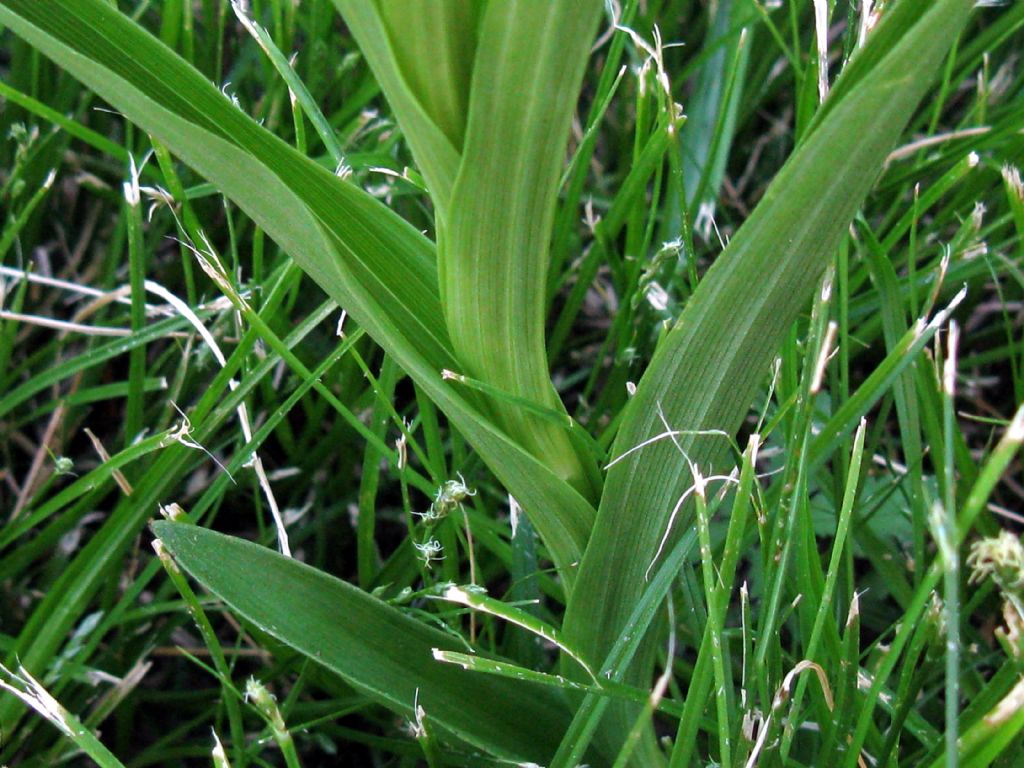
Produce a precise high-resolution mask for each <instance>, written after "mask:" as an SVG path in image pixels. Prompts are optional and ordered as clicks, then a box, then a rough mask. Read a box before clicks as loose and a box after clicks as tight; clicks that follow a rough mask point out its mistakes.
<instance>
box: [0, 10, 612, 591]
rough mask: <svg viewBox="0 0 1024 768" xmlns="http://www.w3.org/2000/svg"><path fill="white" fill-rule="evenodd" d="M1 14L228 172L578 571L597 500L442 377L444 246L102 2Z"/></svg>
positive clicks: (248, 202)
mask: <svg viewBox="0 0 1024 768" xmlns="http://www.w3.org/2000/svg"><path fill="white" fill-rule="evenodd" d="M0 21H3V22H4V23H6V24H7V25H9V26H10V27H11V28H12V29H13V30H14V31H16V32H17V33H18V34H20V35H22V36H23V37H25V38H26V39H28V40H29V41H30V42H31V43H32V44H33V45H35V46H36V47H38V48H39V49H40V50H42V51H43V52H44V53H46V54H47V55H49V56H50V57H51V58H53V59H54V60H55V61H57V62H58V63H59V64H61V65H62V66H64V67H66V68H67V69H68V70H69V71H70V72H71V73H72V74H74V75H75V76H76V77H78V78H80V79H81V80H82V81H84V82H85V83H86V84H88V85H89V86H90V87H92V88H94V89H95V90H96V92H97V93H98V94H100V95H101V96H102V97H103V98H105V99H107V100H108V101H109V102H110V103H111V104H113V105H114V106H115V107H117V108H118V109H119V110H120V111H121V112H122V113H123V114H124V115H125V116H126V117H127V118H128V119H130V120H132V121H133V122H135V123H137V124H138V125H140V126H141V127H142V128H144V129H145V130H147V131H149V132H151V133H152V134H153V135H154V136H156V137H158V138H159V139H160V140H161V141H162V142H163V143H164V144H166V145H167V146H168V147H170V148H171V149H172V150H173V151H174V152H175V153H177V154H178V155H179V156H180V157H181V158H182V159H183V160H184V161H185V162H186V163H188V164H189V165H191V166H192V167H193V168H195V169H196V170H197V171H198V172H199V173H201V174H203V175H204V176H206V177H207V178H208V179H210V180H211V181H212V182H214V183H215V184H216V185H217V186H218V188H219V189H220V190H221V191H222V192H223V193H224V194H225V195H227V196H228V197H230V198H232V199H233V200H234V201H235V202H236V203H238V205H239V206H240V207H241V208H242V209H243V210H245V211H246V212H247V213H248V214H249V215H250V216H251V217H252V218H253V220H254V221H256V222H257V223H258V224H259V225H260V226H261V227H262V228H263V229H264V230H265V231H266V232H268V234H270V235H271V236H272V237H273V238H274V239H275V240H276V241H277V242H278V243H279V244H280V245H281V246H282V247H283V248H284V249H285V250H286V251H287V252H288V253H289V254H290V255H291V256H292V257H293V258H294V259H295V260H296V262H297V263H298V264H299V265H300V266H301V267H302V268H303V269H304V270H305V271H306V272H307V273H308V274H309V275H310V276H311V277H312V278H313V279H314V280H315V281H316V282H317V283H318V284H319V285H320V286H321V287H322V288H323V289H324V290H325V291H326V292H327V294H328V295H329V296H331V297H332V298H334V299H335V300H336V301H337V302H338V303H339V304H340V305H341V306H343V307H344V308H345V309H346V310H348V312H349V313H350V314H351V315H352V316H353V317H354V318H355V319H356V320H357V321H358V322H359V323H360V325H361V326H362V327H364V328H365V329H366V330H367V331H368V332H369V333H370V334H371V335H372V336H373V337H374V339H375V340H376V341H377V342H378V343H379V344H381V346H383V347H384V348H385V349H386V350H387V351H388V352H389V353H390V354H392V355H393V356H394V357H395V359H396V360H397V361H398V362H399V364H400V365H401V366H402V368H403V369H404V370H405V371H406V372H407V373H408V374H409V375H410V376H412V377H413V378H414V379H415V380H416V381H417V383H418V384H420V386H421V387H422V388H423V390H424V391H425V392H426V393H427V394H428V395H429V396H430V397H431V398H432V399H433V400H434V401H435V402H436V403H437V404H438V406H439V407H440V408H441V409H442V410H443V411H444V412H445V413H446V415H447V416H448V417H449V418H450V419H451V420H452V422H453V423H454V424H455V425H456V426H457V427H458V428H459V429H460V430H461V431H462V432H463V433H464V434H465V435H466V437H467V438H468V439H469V440H470V442H471V443H472V444H473V446H474V447H475V448H476V449H477V451H478V452H479V453H480V455H481V457H482V458H483V459H484V461H485V462H486V463H487V464H488V466H489V467H491V469H492V470H493V471H494V472H495V474H496V475H497V476H498V478H499V479H500V480H501V482H502V483H504V484H505V486H506V487H507V488H508V489H509V491H510V492H511V493H512V494H513V495H514V496H515V497H516V498H517V499H518V501H519V502H520V504H521V505H522V506H523V509H524V510H525V511H526V513H527V514H528V515H530V516H531V517H532V520H533V523H534V525H535V526H536V528H537V530H538V532H539V533H540V535H541V537H542V539H543V540H544V542H545V544H546V545H547V546H548V548H549V551H550V554H551V556H552V559H553V560H554V561H555V563H556V565H557V566H558V567H559V568H560V569H561V571H562V573H563V575H564V576H565V578H566V582H567V584H568V582H569V581H570V580H571V578H572V570H571V566H572V564H573V563H574V562H576V561H577V560H578V558H579V557H580V555H581V553H582V551H583V547H584V545H585V543H586V539H587V535H588V533H589V530H590V526H591V524H592V520H593V516H594V512H593V509H592V507H591V506H590V504H589V503H587V501H586V500H585V499H584V498H583V497H582V496H581V495H580V494H579V493H577V492H576V491H575V490H573V489H572V488H571V487H570V486H569V485H567V484H566V483H564V482H563V481H561V480H559V479H558V478H557V477H556V476H555V475H554V474H553V473H552V472H551V471H550V470H549V469H548V468H547V467H546V466H545V465H544V464H543V463H542V462H540V461H538V460H537V459H535V458H534V457H533V456H531V455H530V454H529V453H528V452H526V451H524V450H523V449H522V448H520V447H519V446H518V445H517V444H516V443H515V442H513V441H512V440H510V439H509V438H508V436H507V435H506V434H505V433H504V432H502V431H501V430H500V429H499V428H497V427H495V426H494V425H493V424H492V423H491V422H490V421H489V420H488V419H486V418H485V417H484V416H483V415H482V414H481V413H480V411H479V410H478V409H477V408H476V407H475V406H474V404H473V403H472V402H471V401H470V400H469V399H467V397H465V396H463V393H462V392H460V391H459V390H457V389H455V388H454V386H453V385H451V384H448V383H446V382H444V381H442V379H441V371H442V370H443V369H445V368H457V367H458V366H457V363H456V361H455V359H454V357H453V355H452V354H451V352H450V341H449V340H448V336H447V332H446V330H445V328H444V320H443V317H442V312H441V308H440V302H439V299H438V292H437V276H436V268H435V264H434V249H433V246H432V244H431V243H430V242H429V241H428V240H427V239H426V238H424V237H423V236H422V235H421V234H420V233H419V232H417V231H416V230H415V229H413V228H412V227H411V226H409V225H408V224H406V223H405V222H404V221H403V220H402V219H400V218H399V217H398V216H397V215H395V214H394V213H392V212H391V211H389V210H388V209H387V208H385V207H384V206H383V205H382V204H380V203H379V202H377V201H376V200H374V199H373V198H371V197H370V196H369V195H367V194H365V193H363V192H362V191H360V190H359V189H357V188H356V187H354V186H352V185H350V184H347V183H345V182H343V181H341V180H340V179H338V178H336V177H334V176H333V175H332V174H331V173H330V172H328V171H326V170H325V169H323V168H321V167H320V166H318V165H317V164H316V163H314V162H312V161H311V160H309V159H307V158H305V157H303V156H302V155H300V154H299V153H298V152H296V151H295V150H293V149H292V148H291V147H289V146H288V145H286V144H285V143H284V142H282V141H280V140H279V139H277V138H276V137H274V136H273V135H272V134H270V133H268V132H267V131H265V130H263V129H262V128H260V127H259V126H258V125H256V123H255V122H253V121H252V120H251V119H250V118H248V117H247V116H246V115H244V114H243V113H242V112H241V111H240V110H238V109H237V108H235V107H234V106H232V105H231V103H230V102H229V101H228V100H227V99H226V98H225V97H224V96H223V94H221V93H220V92H219V91H218V90H217V89H216V88H215V87H214V86H213V85H212V84H210V83H209V82H207V81H206V79H205V78H203V76H202V75H200V74H199V73H198V72H196V71H195V70H194V69H192V68H191V67H190V66H189V65H187V64H186V63H185V62H184V61H182V60H181V59H180V58H178V57H177V56H175V55H174V54H173V53H172V52H171V51H169V50H168V49H167V48H165V47H164V46H163V45H162V44H160V43H159V42H158V41H157V40H155V39H154V38H153V37H152V36H151V35H149V34H148V33H146V32H145V31H144V30H142V29H141V28H140V27H138V26H137V25H135V24H133V23H132V22H131V21H130V20H128V19H127V18H126V17H124V16H122V15H121V14H118V13H117V12H116V11H115V10H113V9H111V8H110V7H109V6H107V5H105V4H104V3H102V2H99V0H75V1H74V2H72V0H55V1H54V2H49V3H46V4H45V7H40V4H38V3H35V2H32V1H31V0H3V2H2V3H0Z"/></svg>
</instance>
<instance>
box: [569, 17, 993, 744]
mask: <svg viewBox="0 0 1024 768" xmlns="http://www.w3.org/2000/svg"><path fill="white" fill-rule="evenodd" d="M908 5H909V6H915V7H916V8H918V12H917V13H909V12H904V13H894V14H893V15H892V16H891V17H889V18H887V19H885V20H884V21H883V22H882V25H881V26H880V28H879V29H878V30H876V31H875V33H873V37H872V38H870V39H869V42H868V45H867V46H866V47H865V48H864V49H863V50H861V51H860V52H859V53H858V54H857V57H856V58H855V60H854V61H853V62H852V63H851V65H850V68H849V70H848V74H844V75H843V76H842V77H841V78H840V80H839V82H838V83H837V85H836V88H835V89H834V91H833V94H832V97H831V98H830V99H829V101H828V103H827V104H826V106H825V107H824V108H823V110H822V115H821V116H820V118H816V119H815V121H814V122H813V124H812V126H811V128H810V129H809V130H808V132H807V135H806V138H805V139H804V140H803V142H802V143H801V144H800V146H799V147H798V148H797V150H796V151H795V152H794V154H793V156H792V157H791V158H790V160H789V161H788V162H787V163H786V165H785V166H784V168H783V169H782V171H781V172H780V173H779V175H778V176H777V177H776V179H775V181H774V182H773V183H772V185H771V186H770V187H769V189H768V191H767V192H766V194H765V197H764V199H763V200H762V202H761V203H760V205H758V207H757V209H756V210H755V212H754V213H753V214H752V216H751V217H750V219H749V220H748V221H747V222H746V224H745V225H744V226H743V227H742V228H741V229H740V231H739V232H738V233H737V234H736V236H735V237H734V238H733V239H732V241H731V243H730V244H729V246H728V248H727V249H726V250H725V252H724V253H723V254H722V255H721V256H720V257H719V258H718V260H717V261H716V262H715V264H714V265H713V266H712V268H711V269H710V270H709V271H708V273H707V275H706V276H705V277H704V279H703V280H702V281H701V283H700V285H699V287H698V289H697V291H696V292H695V293H694V295H693V297H692V299H691V300H690V302H689V304H688V305H687V307H686V309H685V311H684V312H683V314H682V316H681V317H680V319H679V321H678V323H677V324H676V326H675V327H674V328H673V330H672V331H671V332H670V333H669V334H668V336H667V337H666V338H665V339H664V340H663V342H662V344H661V345H660V347H659V349H658V351H657V353H656V354H655V357H654V360H653V361H652V362H651V365H650V367H649V368H648V370H647V372H646V373H645V374H644V377H643V379H642V380H641V382H640V383H639V385H638V387H637V392H636V395H635V396H634V397H633V399H632V400H631V402H630V404H629V407H628V409H627V411H626V415H625V417H624V419H623V423H622V427H621V429H620V431H619V434H618V436H617V439H616V443H615V447H614V449H613V451H612V455H613V456H619V455H622V454H624V453H625V452H626V451H628V450H629V449H631V448H633V447H634V446H636V445H639V444H640V443H641V442H643V441H644V440H648V439H649V438H651V437H652V436H654V435H656V434H658V433H661V432H663V431H664V429H665V427H664V425H663V424H662V422H661V418H660V414H661V413H664V415H665V419H666V420H667V423H668V424H669V425H670V426H671V427H672V428H673V429H680V430H704V429H721V430H725V431H726V432H728V433H730V434H732V433H735V431H736V430H737V429H738V427H739V426H740V424H741V422H742V419H743V417H744V415H745V414H746V412H747V409H748V408H749V407H750V404H751V401H752V400H753V398H754V395H755V393H756V392H757V389H758V387H759V386H760V385H761V383H762V381H763V380H764V378H765V377H766V374H767V372H768V368H769V364H770V363H771V360H772V358H773V357H774V356H775V354H776V350H777V348H778V345H779V343H780V341H781V339H782V336H783V334H784V333H785V331H786V330H787V329H788V328H789V326H790V324H791V323H792V322H793V321H794V320H795V319H796V317H797V315H798V313H799V312H800V311H801V310H802V309H803V308H804V306H805V305H806V302H807V300H808V299H809V298H810V295H811V292H812V290H813V288H814V287H815V285H816V284H817V282H818V280H819V279H820V277H821V275H822V273H823V271H824V269H825V266H826V265H827V264H828V262H829V260H830V259H831V258H832V255H833V252H834V249H835V247H836V245H837V243H838V240H839V238H840V237H841V235H842V233H843V232H844V231H845V229H846V227H847V226H848V224H849V222H850V220H851V219H852V218H853V215H854V213H855V212H856V210H857V208H858V206H859V205H860V203H861V201H862V200H863V198H864V197H865V195H866V194H867V193H868V191H869V190H870V188H871V186H872V185H873V183H874V181H875V179H876V177H877V176H878V173H879V171H880V169H881V167H882V163H883V161H884V159H885V157H886V154H887V152H888V151H889V149H890V148H891V147H892V145H893V144H894V143H895V141H896V140H897V138H898V137H899V134H900V132H901V131H902V130H903V128H904V126H905V125H906V122H907V120H908V119H909V117H910V116H911V114H912V113H913V110H914V107H915V105H916V104H917V102H918V101H919V100H920V99H921V97H922V96H923V95H924V93H925V90H926V88H927V86H928V83H929V82H930V78H931V75H932V74H933V73H934V72H935V71H936V69H937V67H938V65H939V63H940V62H941V60H942V58H943V56H944V54H945V53H946V51H947V50H948V49H949V47H950V45H951V44H952V42H953V40H954V39H955V38H956V36H957V35H958V34H959V31H960V30H961V28H962V27H963V25H964V24H965V22H966V19H967V16H968V14H969V12H970V9H971V7H972V6H973V2H971V0H939V2H935V3H928V4H923V3H902V4H900V5H898V6H897V7H896V10H897V11H899V10H900V9H901V8H903V7H904V6H908ZM908 61H912V62H914V66H913V67H908V66H907V62H908ZM851 79H852V80H853V81H854V82H853V85H849V86H848V85H847V82H848V81H850V80H851ZM679 443H680V445H681V446H682V448H683V449H684V450H685V451H686V452H687V454H688V455H689V457H690V458H691V459H692V460H693V461H694V462H695V463H696V464H697V465H699V466H700V467H701V468H707V467H708V466H709V465H711V466H715V465H721V464H722V463H723V461H724V459H725V458H726V456H727V452H728V445H727V443H726V441H725V440H721V439H716V438H714V437H702V436H694V435H690V436H682V437H681V438H679ZM691 482H692V480H691V478H690V476H689V472H688V470H687V469H686V467H685V463H684V462H683V461H682V460H681V458H680V456H679V453H678V450H677V448H676V447H675V446H674V445H673V444H672V442H670V441H667V440H662V441H660V442H658V443H655V444H653V445H651V446H649V447H647V448H644V449H643V450H641V451H637V452H635V453H633V454H631V455H630V457H629V458H628V459H627V460H625V461H622V462H620V463H618V464H617V465H616V466H615V467H613V468H612V469H611V470H610V472H609V475H608V480H607V483H606V487H605V493H604V495H603V497H602V499H601V506H600V510H599V513H598V519H597V523H596V525H595V528H594V533H593V535H592V538H591V540H590V544H589V545H588V548H587V552H586V555H585V556H584V559H583V563H582V564H581V568H580V573H579V576H578V579H577V584H576V588H575V591H574V593H573V596H572V599H571V600H570V602H569V606H568V611H567V614H566V626H565V633H566V637H567V638H568V640H569V642H570V643H571V644H572V645H573V646H574V647H575V648H577V649H579V650H580V651H581V652H583V653H584V655H586V656H587V657H588V658H589V659H590V662H591V663H599V662H600V660H601V659H603V658H605V656H606V655H607V653H608V651H609V649H610V648H611V646H612V643H614V641H615V638H616V637H618V636H619V635H620V634H621V633H622V632H623V630H624V628H625V627H626V622H627V621H628V618H629V614H630V611H631V608H632V606H633V605H634V604H635V603H636V600H637V599H638V597H639V595H640V594H642V592H643V589H644V581H645V578H644V574H645V571H646V570H647V569H648V567H649V565H650V559H651V553H653V552H655V551H656V550H657V548H658V543H659V541H660V539H661V538H662V537H663V536H664V535H665V532H666V528H667V526H668V521H669V518H670V515H671V513H672V510H673V507H674V506H675V504H676V500H677V499H678V498H679V497H680V495H681V494H682V492H683V491H684V490H685V488H686V487H687V486H688V485H690V484H691ZM691 514H692V508H691V511H690V512H688V513H687V512H685V511H684V513H683V516H682V517H681V519H680V520H677V521H676V523H675V525H674V529H675V530H676V531H682V530H686V528H687V527H688V524H689V520H690V515H691ZM609 573H613V574H615V578H614V579H609V578H608V574H609ZM630 631H637V628H635V627H634V628H631V630H630ZM637 674H643V672H642V671H640V672H638V673H637ZM619 727H622V725H621V724H620V725H619Z"/></svg>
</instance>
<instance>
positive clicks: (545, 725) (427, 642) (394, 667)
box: [153, 521, 569, 762]
mask: <svg viewBox="0 0 1024 768" xmlns="http://www.w3.org/2000/svg"><path fill="white" fill-rule="evenodd" d="M153 529H154V531H155V533H156V534H157V536H158V537H159V538H160V540H161V541H162V542H163V544H164V546H165V547H166V548H167V550H168V551H169V552H170V553H171V554H172V555H173V556H174V558H175V559H176V560H177V562H178V563H179V564H180V565H181V566H182V567H183V568H184V569H185V570H186V571H188V572H189V573H190V574H191V575H192V576H193V577H195V578H196V579H197V580H198V581H199V582H201V583H202V584H204V585H205V586H206V588H207V589H209V590H210V591H211V592H213V593H214V594H215V595H217V596H219V597H220V598H221V599H223V600H224V601H225V602H226V603H227V604H228V605H229V606H231V608H233V609H234V610H235V611H237V612H238V613H239V614H240V615H242V616H244V617H245V618H246V619H247V620H249V621H250V622H252V623H253V624H255V625H256V626H257V627H259V628H260V629H262V630H263V631H264V632H267V633H268V634H270V635H273V636H274V637H276V638H278V639H280V640H282V641H283V642H285V643H286V644H287V645H289V646H290V647H292V648H295V649H296V650H298V651H300V652H301V653H303V654H305V655H306V656H308V657H309V658H310V659H313V660H314V661H316V662H317V663H318V664H322V665H323V666H325V667H327V668H328V669H330V670H332V671H333V672H335V673H337V674H338V675H340V676H341V677H343V678H344V679H345V680H347V681H348V682H349V683H350V684H351V685H352V686H353V687H355V688H356V689H357V690H359V691H362V692H363V693H365V694H366V695H368V696H370V697H371V698H373V699H374V700H376V701H378V702H380V703H381V704H384V705H385V706H387V707H388V708H390V709H392V710H393V711H395V712H397V713H398V714H400V715H401V716H402V717H404V718H406V719H407V720H408V721H409V722H410V723H415V722H417V720H418V719H425V720H426V726H427V727H428V728H430V727H431V726H434V725H440V726H442V727H444V728H445V729H446V730H448V731H449V732H451V733H453V734H455V735H456V736H458V737H459V738H461V739H463V740H465V741H466V742H469V743H470V744H472V745H474V746H476V747H478V748H481V749H485V750H487V751H488V752H490V753H491V754H494V755H498V756H500V757H504V758H506V759H509V760H517V761H525V760H533V761H535V762H539V761H545V760H547V759H548V758H549V757H550V756H551V755H552V754H553V753H554V751H555V748H556V747H557V746H558V739H559V738H560V737H561V733H562V732H563V731H564V730H565V728H567V727H568V724H569V710H568V708H567V707H566V705H565V702H564V700H562V698H561V694H560V692H559V691H557V690H556V689H554V688H550V687H546V686H538V685H531V684H529V683H523V682H520V681H516V680H512V679H509V678H504V677H489V678H486V679H485V680H481V678H480V676H479V675H475V674H473V673H471V672H467V671H465V670H463V669H462V668H461V667H459V666H457V665H453V664H443V663H441V662H438V661H435V660H434V656H433V650H434V649H435V648H436V649H440V650H443V651H454V652H463V653H464V652H466V647H465V646H464V645H462V644H460V643H459V642H458V641H457V640H455V639H454V638H453V637H452V636H451V635H449V634H446V633H444V632H442V631H441V630H439V629H434V628H432V627H428V626H427V625H426V624H424V623H423V622H420V621H417V620H415V619H413V618H410V617H409V616H406V615H405V614H403V613H401V612H400V611H399V610H398V609H397V608H393V607H391V606H389V605H387V604H385V603H383V602H381V601H380V600H378V599H377V598H375V597H371V596H370V595H368V594H367V593H365V592H363V591H362V590H360V589H358V588H357V587H354V586H352V585H351V584H347V583H346V582H343V581H340V580H338V579H335V578H333V577H331V576H328V575H327V574H325V573H323V572H322V571H318V570H316V569H315V568H311V567H310V566H308V565H305V564H303V563H299V562H297V561H295V560H292V559H291V558H288V557H284V556H282V555H279V554H277V553H276V552H273V551H271V550H269V549H266V548H264V547H260V546H257V545H256V544H253V543H251V542H247V541H244V540H242V539H237V538H233V537H230V536H224V535H223V534H220V533H215V532H214V531H210V530H207V529H205V528H199V527H197V526H193V525H186V524H183V523H169V522H163V521H161V522H157V523H154V525H153ZM253 573H259V574H260V578H259V579H253ZM296 605H301V606H302V610H296V607H295V606H296ZM416 704H418V705H419V706H420V707H421V708H422V715H420V716H419V717H418V716H417V713H416V710H415V705H416Z"/></svg>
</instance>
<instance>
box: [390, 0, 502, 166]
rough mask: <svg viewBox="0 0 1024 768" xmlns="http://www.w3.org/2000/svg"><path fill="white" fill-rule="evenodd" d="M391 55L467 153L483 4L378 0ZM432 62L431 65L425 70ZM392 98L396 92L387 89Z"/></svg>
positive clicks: (450, 0) (434, 117)
mask: <svg viewBox="0 0 1024 768" xmlns="http://www.w3.org/2000/svg"><path fill="white" fill-rule="evenodd" d="M376 5H377V8H378V10H379V13H380V15H381V18H382V19H383V20H384V25H385V27H386V28H387V30H388V36H389V39H390V40H391V43H392V46H391V52H392V55H393V56H394V59H393V60H392V59H389V62H392V61H393V62H394V64H395V65H397V67H398V69H399V71H401V72H402V74H403V75H404V77H405V81H406V82H407V83H408V84H409V88H410V90H411V91H412V93H413V94H415V95H416V97H417V98H418V100H419V102H420V103H421V104H422V105H423V108H424V109H425V110H426V112H427V114H428V115H430V118H431V120H432V121H433V122H434V124H435V125H436V126H437V127H438V128H440V129H441V131H442V132H443V133H444V135H445V136H447V137H448V140H449V141H450V142H451V144H452V146H453V147H455V149H456V151H458V152H461V151H462V144H463V139H464V138H465V135H466V119H467V115H468V114H469V88H470V79H471V78H472V76H473V58H474V56H475V55H476V44H477V27H478V26H479V24H480V16H481V10H482V9H483V4H482V3H479V2H466V0H404V2H401V3H394V2H387V1H386V0H384V1H382V0H376ZM425 62H429V66H424V63H425ZM385 95H387V96H388V98H390V94H388V92H387V91H385Z"/></svg>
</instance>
